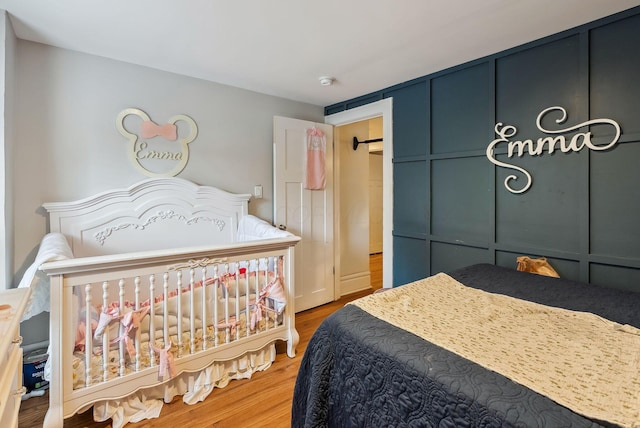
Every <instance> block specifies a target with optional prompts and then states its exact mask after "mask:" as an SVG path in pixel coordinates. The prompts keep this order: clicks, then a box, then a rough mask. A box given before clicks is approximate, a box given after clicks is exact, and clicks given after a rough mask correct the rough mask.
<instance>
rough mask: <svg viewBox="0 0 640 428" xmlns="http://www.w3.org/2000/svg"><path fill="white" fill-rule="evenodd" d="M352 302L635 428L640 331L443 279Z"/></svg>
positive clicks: (583, 410)
mask: <svg viewBox="0 0 640 428" xmlns="http://www.w3.org/2000/svg"><path fill="white" fill-rule="evenodd" d="M352 304H354V305H357V306H358V307H360V308H362V309H363V310H365V311H367V312H369V313H370V314H372V315H374V316H376V317H377V318H380V319H382V320H384V321H387V322H389V323H391V324H393V325H396V326H398V327H401V328H403V329H405V330H408V331H410V332H412V333H414V334H416V335H418V336H420V337H422V338H424V339H426V340H428V341H430V342H433V343H435V344H437V345H439V346H441V347H443V348H445V349H448V350H449V351H452V352H455V353H456V354H458V355H460V356H463V357H465V358H467V359H469V360H471V361H474V362H476V363H478V364H480V365H482V366H484V367H486V368H488V369H490V370H493V371H495V372H498V373H501V374H502V375H504V376H506V377H508V378H510V379H511V380H513V381H515V382H518V383H520V384H522V385H524V386H526V387H528V388H530V389H532V390H534V391H536V392H538V393H540V394H543V395H546V396H548V397H549V398H551V399H553V400H554V401H556V402H557V403H559V404H562V405H564V406H565V407H568V408H570V409H572V410H573V411H574V412H576V413H579V414H582V415H584V416H586V417H590V418H595V419H600V420H605V421H610V422H613V423H616V424H619V425H622V426H625V427H639V426H640V361H639V360H640V330H639V329H636V328H634V327H631V326H628V325H621V324H617V323H614V322H612V321H609V320H606V319H604V318H601V317H599V316H596V315H594V314H590V313H584V312H574V311H569V310H565V309H558V308H552V307H549V306H544V305H540V304H537V303H531V302H527V301H524V300H519V299H515V298H512V297H508V296H503V295H499V294H492V293H487V292H484V291H481V290H477V289H473V288H469V287H466V286H464V285H463V284H461V283H459V282H458V281H456V280H455V279H453V278H451V277H450V276H448V275H446V274H443V273H441V274H437V275H435V276H432V277H430V278H426V279H423V280H420V281H416V282H413V283H411V284H407V285H404V286H402V287H397V288H394V289H392V290H389V291H386V292H384V293H376V294H373V295H370V296H367V297H364V298H362V299H358V300H356V301H354V302H352Z"/></svg>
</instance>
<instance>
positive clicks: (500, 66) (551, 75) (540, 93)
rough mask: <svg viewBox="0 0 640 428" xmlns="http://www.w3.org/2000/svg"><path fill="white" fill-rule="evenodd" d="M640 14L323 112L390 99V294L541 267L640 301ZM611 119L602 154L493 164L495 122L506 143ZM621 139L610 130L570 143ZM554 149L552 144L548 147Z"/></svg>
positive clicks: (501, 155)
mask: <svg viewBox="0 0 640 428" xmlns="http://www.w3.org/2000/svg"><path fill="white" fill-rule="evenodd" d="M638 28H640V7H638V8H634V9H631V10H628V11H625V12H622V13H619V14H616V15H613V16H610V17H607V18H604V19H601V20H599V21H596V22H593V23H590V24H587V25H583V26H581V27H578V28H575V29H572V30H569V31H565V32H563V33H560V34H556V35H553V36H551V37H547V38H545V39H541V40H538V41H536V42H532V43H528V44H526V45H523V46H520V47H517V48H514V49H510V50H508V51H505V52H500V53H498V54H495V55H492V56H489V57H484V58H480V59H477V60H475V61H472V62H469V63H466V64H461V65H459V66H456V67H453V68H451V69H447V70H443V71H441V72H438V73H434V74H432V75H428V76H424V77H421V78H418V79H414V80H412V81H409V82H404V83H400V84H398V85H395V86H393V87H390V88H386V89H383V90H380V91H377V92H375V93H372V94H367V95H363V96H362V97H359V98H356V99H352V100H348V101H344V102H341V103H337V104H334V105H331V106H328V107H326V108H325V114H333V113H337V112H339V111H344V110H347V109H350V108H354V107H358V106H361V105H364V104H367V103H370V102H373V101H377V100H380V99H383V98H388V97H392V98H393V147H394V153H393V178H394V183H393V193H394V198H393V199H394V200H393V204H394V205H393V215H394V225H393V237H394V242H393V249H394V262H393V266H394V273H393V277H394V285H400V284H404V283H406V282H409V281H413V280H415V279H418V278H422V277H424V276H427V275H431V274H435V273H437V272H440V271H445V272H446V271H450V270H453V269H456V268H459V267H463V266H466V265H469V264H473V263H493V264H497V265H501V266H506V267H512V268H515V266H516V257H518V256H520V255H529V256H534V257H538V256H545V257H547V258H548V259H549V260H550V262H551V263H552V265H553V266H554V267H555V268H556V270H557V271H558V272H559V273H560V275H561V276H563V277H566V278H571V279H575V280H581V281H586V282H592V283H595V284H599V285H605V286H612V287H618V288H625V289H631V290H635V291H639V292H640V31H638ZM554 106H559V107H563V108H564V109H565V110H566V112H567V115H568V116H567V118H566V121H564V122H560V123H558V122H557V120H558V119H560V113H559V112H558V111H553V112H550V113H548V114H546V115H544V116H542V117H541V123H540V127H541V128H542V129H545V130H550V131H554V130H562V129H564V130H566V129H568V128H570V127H572V126H574V125H581V124H584V123H585V122H587V121H589V120H594V119H602V118H607V119H612V120H614V121H616V122H617V123H618V124H619V125H620V127H621V129H622V135H621V137H620V139H619V142H618V143H617V144H616V145H614V146H613V147H611V148H610V149H608V150H605V151H596V150H589V149H588V148H586V147H585V148H584V149H582V150H581V151H579V152H576V151H568V152H562V151H561V150H559V149H556V150H554V151H553V153H549V150H545V151H544V152H543V153H542V154H539V155H530V154H528V153H525V154H524V155H522V156H518V155H517V154H515V155H512V156H509V155H508V151H507V148H506V147H507V144H505V143H502V144H500V145H498V146H497V147H496V150H495V157H496V159H497V160H499V161H502V162H506V163H509V164H512V165H517V166H519V167H521V168H524V169H525V170H527V171H528V172H529V173H530V174H531V176H532V177H533V181H532V185H531V187H530V188H529V189H528V190H527V191H525V192H523V193H511V192H509V191H508V190H507V189H506V188H505V186H504V181H505V179H506V178H507V177H508V176H509V175H512V174H514V175H516V177H517V178H516V179H515V180H511V181H510V185H511V186H512V187H513V188H515V189H516V190H518V189H522V188H524V186H525V184H526V177H525V176H524V175H523V174H522V173H520V172H518V171H514V170H512V169H506V168H502V167H497V166H496V165H494V164H493V163H491V162H490V161H489V159H487V157H486V149H487V146H488V145H489V143H490V142H491V141H492V140H494V139H495V138H497V135H496V132H495V128H494V127H495V125H496V123H497V122H501V123H502V124H504V125H511V126H513V127H515V129H516V130H517V132H516V134H515V135H513V136H511V137H510V138H509V140H510V141H516V140H518V141H523V140H527V139H531V140H533V141H534V142H536V141H537V139H538V138H544V137H548V136H551V134H550V133H546V132H544V131H543V130H542V129H539V128H538V125H537V124H536V119H537V117H538V115H540V113H541V112H542V111H543V110H545V109H547V108H549V107H554ZM587 132H590V133H591V135H592V141H593V143H594V144H596V145H604V144H606V143H607V142H609V141H611V140H612V138H613V136H614V132H615V130H614V127H613V126H610V125H602V124H600V125H597V124H592V125H583V126H582V127H580V128H579V129H574V130H569V131H566V132H564V133H562V135H563V136H564V137H565V138H566V139H567V141H569V140H571V138H572V137H573V136H574V135H575V134H576V133H587ZM547 147H548V146H547Z"/></svg>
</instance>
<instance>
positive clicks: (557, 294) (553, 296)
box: [292, 265, 640, 427]
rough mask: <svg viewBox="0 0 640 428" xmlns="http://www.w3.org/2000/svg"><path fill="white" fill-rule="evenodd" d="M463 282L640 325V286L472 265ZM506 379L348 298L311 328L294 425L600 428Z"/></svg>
mask: <svg viewBox="0 0 640 428" xmlns="http://www.w3.org/2000/svg"><path fill="white" fill-rule="evenodd" d="M449 275H451V276H452V277H453V278H455V279H456V280H458V281H459V282H461V283H463V284H465V285H467V286H469V287H474V288H479V289H483V290H486V291H489V292H494V293H501V294H506V295H511V296H513V297H518V298H522V299H526V300H530V301H534V302H537V303H542V304H546V305H550V306H557V307H564V308H567V309H572V310H580V311H588V312H592V313H595V314H597V315H600V316H603V317H605V318H608V319H610V320H613V321H616V322H619V323H623V324H630V325H634V326H636V327H640V314H639V312H640V310H639V308H640V293H632V292H625V291H620V290H611V289H605V288H601V287H596V286H590V285H586V284H581V283H576V282H573V281H567V280H562V279H555V278H548V277H542V276H538V275H534V274H528V273H522V272H517V271H515V270H511V269H505V268H501V267H496V266H493V265H474V266H470V267H467V268H464V269H460V270H458V271H455V272H450V273H449ZM603 425H604V426H610V425H608V424H607V423H606V422H598V421H591V420H588V419H585V418H584V417H582V416H580V415H578V414H576V413H574V412H572V411H570V410H569V409H567V408H565V407H562V406H560V405H558V404H556V403H555V402H553V401H552V400H550V399H548V398H546V397H544V396H542V395H540V394H537V393H535V392H533V391H531V390H530V389H528V388H525V387H523V386H521V385H519V384H517V383H514V382H512V381H510V380H509V379H507V378H505V377H504V376H502V375H500V374H497V373H495V372H492V371H490V370H487V369H484V368H483V367H481V366H479V365H477V364H475V363H473V362H471V361H468V360H466V359H464V358H462V357H459V356H457V355H456V354H453V353H451V352H449V351H447V350H445V349H443V348H440V347H438V346H436V345H434V344H432V343H429V342H427V341H425V340H423V339H420V338H419V337H417V336H415V335H413V334H411V333H408V332H406V331H404V330H401V329H399V328H396V327H394V326H392V325H390V324H388V323H386V322H384V321H381V320H379V319H378V318H375V317H373V316H371V315H369V314H368V313H366V312H364V311H362V310H361V309H359V308H358V307H355V306H353V305H347V306H346V307H345V308H343V309H341V310H339V311H337V312H336V313H334V314H333V315H331V316H330V317H328V318H327V319H326V320H325V321H324V322H323V323H322V324H321V325H320V327H319V328H318V330H317V331H316V332H315V334H314V335H313V337H312V339H311V341H310V342H309V345H308V347H307V350H306V352H305V355H304V357H303V359H302V362H301V365H300V370H299V372H298V378H297V381H296V386H295V391H294V398H293V407H292V427H505V426H506V427H509V426H517V427H596V426H603Z"/></svg>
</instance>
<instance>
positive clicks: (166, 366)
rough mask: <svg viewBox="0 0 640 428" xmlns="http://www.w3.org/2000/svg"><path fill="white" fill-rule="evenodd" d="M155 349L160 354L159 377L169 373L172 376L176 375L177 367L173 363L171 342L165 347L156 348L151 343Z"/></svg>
mask: <svg viewBox="0 0 640 428" xmlns="http://www.w3.org/2000/svg"><path fill="white" fill-rule="evenodd" d="M151 347H152V348H153V350H154V351H155V352H156V353H157V354H158V357H159V359H160V365H159V366H158V377H159V378H163V379H164V378H165V377H166V376H167V375H168V376H169V377H170V378H172V377H174V376H175V375H176V368H175V365H174V363H173V353H172V352H171V342H169V344H168V345H167V346H165V347H164V348H156V347H155V346H153V345H151Z"/></svg>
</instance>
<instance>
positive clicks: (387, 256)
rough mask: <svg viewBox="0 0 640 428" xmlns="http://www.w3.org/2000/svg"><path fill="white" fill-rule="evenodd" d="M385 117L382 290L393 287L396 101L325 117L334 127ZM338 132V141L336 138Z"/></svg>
mask: <svg viewBox="0 0 640 428" xmlns="http://www.w3.org/2000/svg"><path fill="white" fill-rule="evenodd" d="M380 116H382V138H383V141H382V186H383V187H382V205H383V208H382V275H383V276H382V286H383V287H384V288H391V287H393V98H385V99H383V100H380V101H376V102H373V103H370V104H366V105H363V106H360V107H355V108H352V109H349V110H345V111H341V112H339V113H334V114H331V115H328V116H325V117H324V122H325V123H327V124H330V125H333V126H334V127H338V126H342V125H348V124H350V123H354V122H361V121H363V120H368V119H372V118H374V117H380ZM336 133H337V132H336V131H335V130H334V139H335V136H336ZM339 153H340V150H337V149H334V151H333V156H334V161H333V167H334V169H333V175H334V182H333V183H334V189H333V210H334V215H333V226H334V228H333V232H334V235H333V244H334V252H333V257H334V260H335V264H334V266H335V269H336V271H335V276H334V281H335V285H334V289H335V298H336V299H338V298H339V297H340V296H341V292H340V291H341V290H340V287H339V281H340V263H339V261H340V188H339V185H338V184H337V181H336V180H337V178H338V177H339V171H340V159H339V157H340V156H339Z"/></svg>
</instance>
